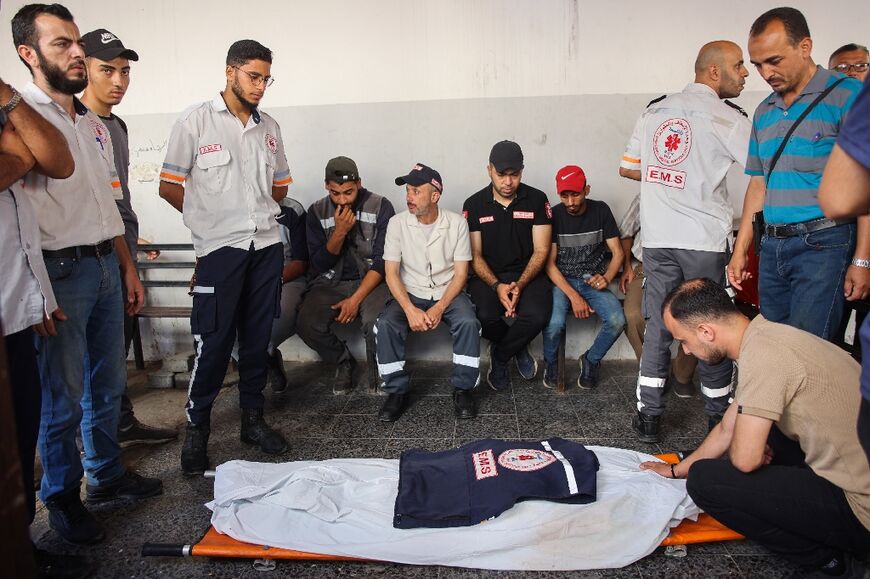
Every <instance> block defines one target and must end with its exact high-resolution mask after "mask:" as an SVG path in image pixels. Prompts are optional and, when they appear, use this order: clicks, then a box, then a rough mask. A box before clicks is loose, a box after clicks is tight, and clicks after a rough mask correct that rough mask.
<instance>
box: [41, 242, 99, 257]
mask: <svg viewBox="0 0 870 579" xmlns="http://www.w3.org/2000/svg"><path fill="white" fill-rule="evenodd" d="M113 249H114V241H113V240H111V239H107V240H105V241H102V242H100V243H98V244H96V245H74V246H72V247H64V248H63V249H43V250H42V256H43V257H75V258H79V257H100V256H101V255H109V254H110V253H112V250H113Z"/></svg>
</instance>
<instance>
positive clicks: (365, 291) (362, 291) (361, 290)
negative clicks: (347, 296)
mask: <svg viewBox="0 0 870 579" xmlns="http://www.w3.org/2000/svg"><path fill="white" fill-rule="evenodd" d="M383 279H384V276H382V275H381V274H379V273H378V272H376V271H374V270H373V269H370V270H369V271H368V272H366V274H365V276H364V277H363V278H362V281H361V282H360V284H359V287H358V288H356V291H355V292H353V295H352V296H351V297H352V298H354V299H355V300H357V301H358V302H360V303H362V301H363V300H364V299H366V297H367V296H368V295H369V294H370V293H372V292H373V291H374V290H375V288H376V287H378V286H379V285H380V284H381V282H382V281H383Z"/></svg>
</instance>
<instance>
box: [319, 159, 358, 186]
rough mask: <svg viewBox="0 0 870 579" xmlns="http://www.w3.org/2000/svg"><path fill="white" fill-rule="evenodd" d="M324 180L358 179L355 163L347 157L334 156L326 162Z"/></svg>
mask: <svg viewBox="0 0 870 579" xmlns="http://www.w3.org/2000/svg"><path fill="white" fill-rule="evenodd" d="M324 179H325V180H326V181H335V182H336V183H339V184H341V183H346V182H348V181H359V169H357V168H356V163H354V162H353V159H351V158H349V157H335V158H333V159H330V160H329V162H328V163H326V176H325V177H324Z"/></svg>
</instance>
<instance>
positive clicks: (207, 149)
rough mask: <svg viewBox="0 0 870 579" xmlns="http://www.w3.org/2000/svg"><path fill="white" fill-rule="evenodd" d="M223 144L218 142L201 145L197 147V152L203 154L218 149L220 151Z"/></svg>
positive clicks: (214, 151) (215, 151)
mask: <svg viewBox="0 0 870 579" xmlns="http://www.w3.org/2000/svg"><path fill="white" fill-rule="evenodd" d="M222 150H223V146H222V145H221V144H220V143H214V144H212V145H203V146H202V147H200V148H199V154H200V155H205V154H206V153H217V152H218V151H222Z"/></svg>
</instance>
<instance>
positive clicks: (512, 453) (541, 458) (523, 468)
mask: <svg viewBox="0 0 870 579" xmlns="http://www.w3.org/2000/svg"><path fill="white" fill-rule="evenodd" d="M554 462H556V457H555V456H553V455H552V454H550V453H548V452H544V451H543V450H537V449H529V448H511V449H510V450H506V451H504V452H503V453H501V454H500V455H498V463H499V464H500V465H502V466H503V467H505V468H509V469H511V470H517V471H520V472H531V471H534V470H541V469H542V468H545V467H547V466H549V465H551V464H553V463H554Z"/></svg>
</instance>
